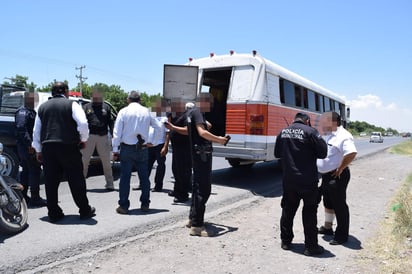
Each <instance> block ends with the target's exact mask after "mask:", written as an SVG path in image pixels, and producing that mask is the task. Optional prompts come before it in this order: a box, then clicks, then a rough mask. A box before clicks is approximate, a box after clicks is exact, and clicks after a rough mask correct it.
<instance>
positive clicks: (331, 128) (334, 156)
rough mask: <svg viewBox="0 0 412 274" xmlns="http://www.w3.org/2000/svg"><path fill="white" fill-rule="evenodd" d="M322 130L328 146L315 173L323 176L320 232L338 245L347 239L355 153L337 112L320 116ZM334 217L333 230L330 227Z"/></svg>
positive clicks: (351, 140) (318, 162)
mask: <svg viewBox="0 0 412 274" xmlns="http://www.w3.org/2000/svg"><path fill="white" fill-rule="evenodd" d="M321 127H322V130H323V132H324V134H325V136H324V138H325V141H326V143H327V144H328V155H327V156H326V158H325V159H318V160H317V166H318V171H319V172H320V173H321V174H322V186H321V190H322V194H323V205H324V206H325V224H324V226H321V227H320V228H319V233H320V234H326V235H334V238H333V240H331V241H330V242H329V243H330V244H331V245H340V244H343V243H345V242H347V241H348V237H349V207H348V205H347V203H346V189H347V186H348V183H349V180H350V171H349V164H350V163H351V162H352V161H353V160H354V159H355V157H356V154H357V150H356V147H355V144H354V141H353V136H352V134H351V133H350V132H348V131H347V130H346V129H345V128H343V126H342V125H341V117H340V115H339V114H338V113H336V112H325V113H324V114H322V116H321ZM334 215H336V222H337V226H336V230H335V232H333V228H332V224H333V219H334Z"/></svg>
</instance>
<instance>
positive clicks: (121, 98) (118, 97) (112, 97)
mask: <svg viewBox="0 0 412 274" xmlns="http://www.w3.org/2000/svg"><path fill="white" fill-rule="evenodd" d="M7 79H11V80H12V82H13V83H9V82H7V81H5V82H4V84H14V85H17V86H21V87H25V88H27V89H28V90H30V91H38V92H50V91H51V87H52V85H53V84H54V82H55V81H54V82H51V83H49V84H48V85H46V86H43V87H37V85H36V84H35V83H33V82H30V83H29V77H27V76H21V75H16V77H14V78H7ZM65 82H66V83H67V81H65ZM94 88H98V89H99V90H100V91H101V92H103V93H104V97H105V100H107V101H108V102H110V103H111V104H112V105H113V106H114V107H115V108H116V109H117V110H120V109H121V108H123V107H125V106H126V105H127V101H126V99H127V93H126V92H125V91H124V90H123V89H122V88H121V87H120V86H119V85H110V86H109V85H107V84H104V83H95V84H94V85H89V84H87V83H83V85H82V96H83V97H84V98H87V99H89V98H90V97H91V94H92V91H93V89H94ZM71 90H72V91H77V92H80V84H77V86H76V87H75V88H73V89H71ZM139 92H140V95H141V98H142V105H144V106H146V107H151V106H153V104H154V102H156V101H157V100H158V99H160V98H161V95H160V93H158V94H156V95H149V94H147V93H146V92H141V91H139ZM347 128H348V130H349V131H350V132H351V133H352V134H353V135H360V134H361V133H366V134H367V135H370V133H371V132H373V131H380V132H382V133H387V132H392V133H393V134H394V135H398V134H399V132H398V131H397V130H396V129H392V128H387V129H384V128H382V127H378V126H375V125H371V124H369V123H367V122H362V121H351V122H349V123H348V124H347Z"/></svg>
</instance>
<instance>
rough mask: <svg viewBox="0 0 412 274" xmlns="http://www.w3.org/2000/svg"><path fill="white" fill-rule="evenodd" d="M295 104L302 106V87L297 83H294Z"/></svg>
mask: <svg viewBox="0 0 412 274" xmlns="http://www.w3.org/2000/svg"><path fill="white" fill-rule="evenodd" d="M295 106H297V107H301V106H302V88H301V87H300V86H298V85H295Z"/></svg>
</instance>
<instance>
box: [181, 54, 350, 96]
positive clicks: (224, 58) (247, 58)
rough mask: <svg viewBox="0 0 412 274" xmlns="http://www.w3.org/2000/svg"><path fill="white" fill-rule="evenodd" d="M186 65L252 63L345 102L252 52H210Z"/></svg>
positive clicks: (328, 91) (237, 64)
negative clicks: (220, 53)
mask: <svg viewBox="0 0 412 274" xmlns="http://www.w3.org/2000/svg"><path fill="white" fill-rule="evenodd" d="M187 65H191V66H198V67H199V69H205V68H224V67H233V66H245V65H252V66H254V67H256V68H259V67H262V69H265V70H266V71H268V72H269V73H272V74H274V75H277V76H279V77H281V78H283V79H286V80H289V81H291V82H293V83H295V84H298V85H301V86H304V87H306V88H308V89H310V90H313V91H316V92H318V93H321V94H324V95H326V96H328V97H329V98H331V99H334V100H336V101H338V102H340V103H343V104H344V103H345V100H344V99H343V98H342V97H341V96H339V95H337V94H336V93H334V92H332V91H330V90H328V89H326V88H324V87H322V86H320V85H318V84H316V83H314V82H312V81H310V80H308V79H306V78H304V77H302V76H300V75H298V74H297V73H294V72H292V71H290V70H288V69H286V68H284V67H282V66H280V65H278V64H276V63H274V62H272V61H270V60H268V59H266V58H263V57H262V56H260V55H258V54H254V53H252V54H246V53H233V54H225V55H214V54H210V56H209V57H204V58H199V59H192V60H190V61H189V63H187Z"/></svg>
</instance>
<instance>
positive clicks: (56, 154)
mask: <svg viewBox="0 0 412 274" xmlns="http://www.w3.org/2000/svg"><path fill="white" fill-rule="evenodd" d="M52 96H53V97H52V98H51V99H49V100H48V101H47V102H45V103H43V104H42V105H41V106H40V107H39V110H38V115H37V117H36V120H35V122H34V131H33V147H34V148H35V150H36V152H37V155H36V157H37V160H38V161H40V162H42V163H43V169H44V175H45V178H46V196H47V209H48V216H49V221H50V222H52V223H54V222H57V221H59V220H61V219H62V218H64V213H63V210H62V209H61V208H60V206H59V204H58V202H59V200H58V190H59V184H60V181H61V179H62V177H63V174H64V173H65V174H66V176H67V181H68V183H69V186H70V191H71V193H72V196H73V200H74V202H75V203H76V205H77V207H78V208H79V213H80V219H89V218H91V217H93V216H95V211H96V209H95V208H94V207H91V206H90V205H89V200H88V199H87V195H86V181H85V179H84V176H83V164H82V155H81V153H80V149H81V148H82V147H84V145H85V142H86V141H87V138H88V137H89V128H88V125H87V119H86V115H85V114H84V111H83V109H82V107H81V106H80V105H79V104H78V103H76V102H74V101H71V100H69V99H67V97H68V96H69V87H68V85H67V84H66V83H64V82H56V83H54V84H53V86H52Z"/></svg>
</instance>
